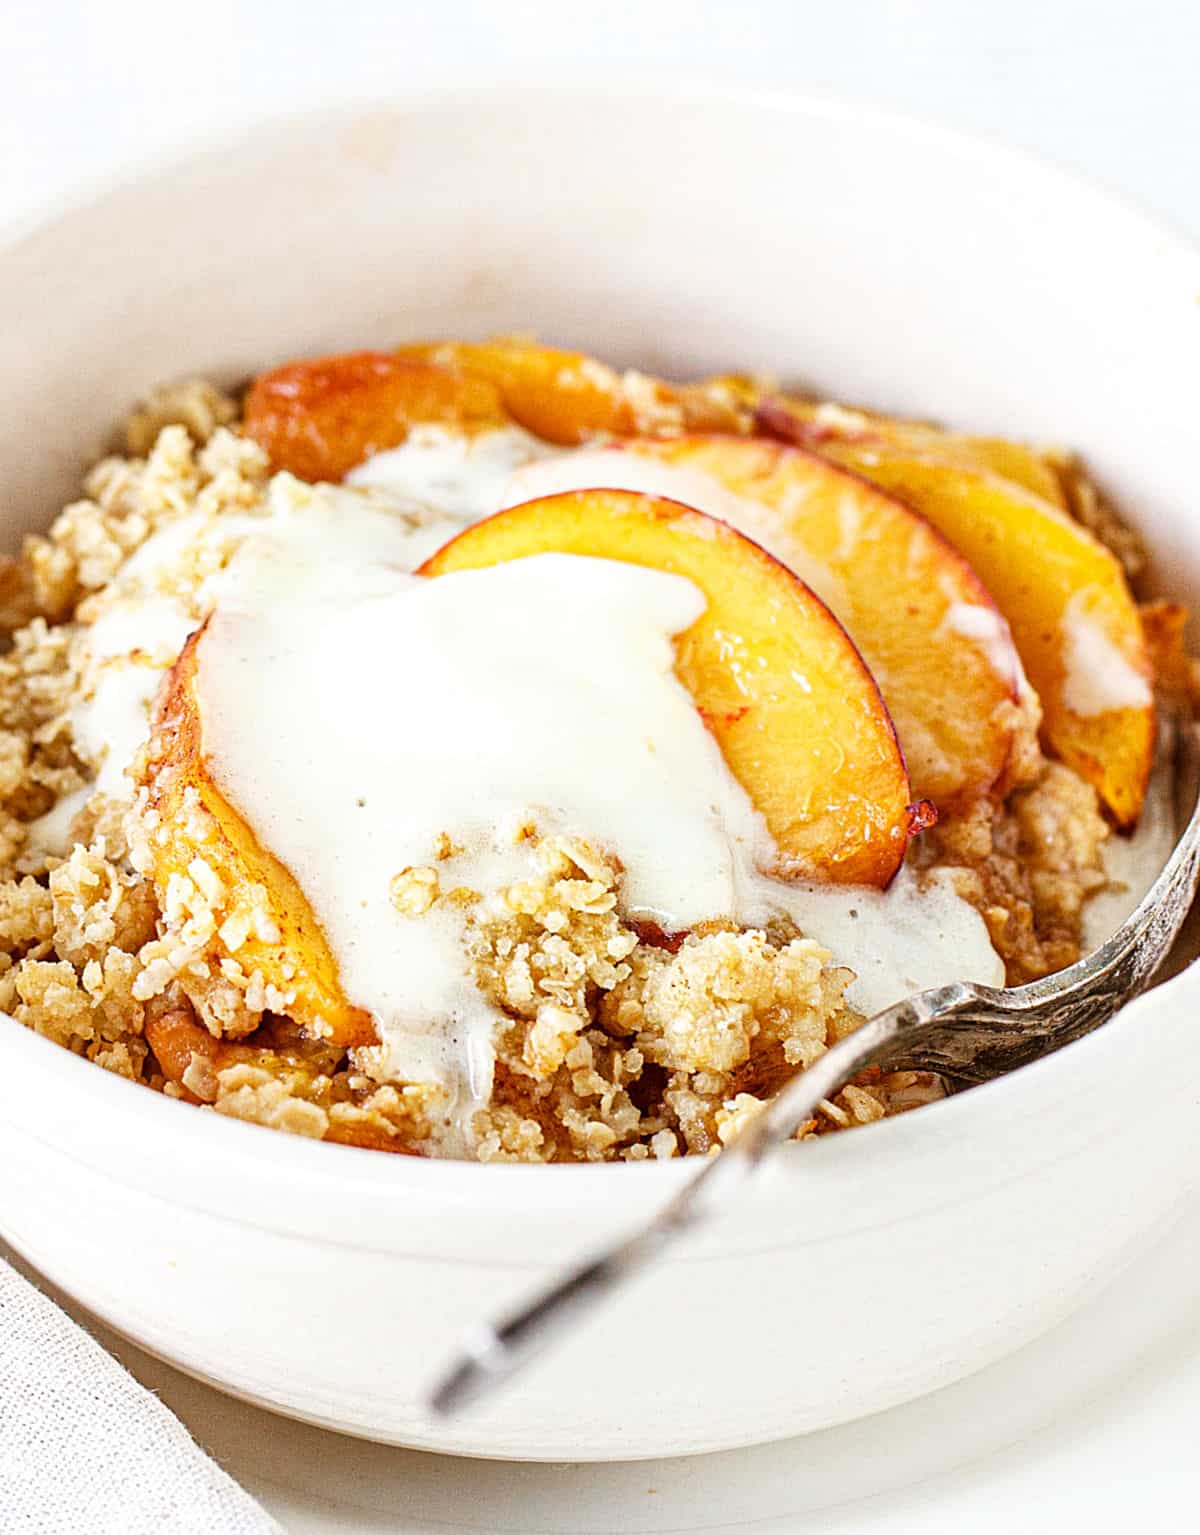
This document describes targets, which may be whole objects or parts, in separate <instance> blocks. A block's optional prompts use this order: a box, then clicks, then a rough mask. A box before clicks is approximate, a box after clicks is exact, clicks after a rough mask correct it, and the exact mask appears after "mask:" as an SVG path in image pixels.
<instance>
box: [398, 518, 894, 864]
mask: <svg viewBox="0 0 1200 1535" xmlns="http://www.w3.org/2000/svg"><path fill="white" fill-rule="evenodd" d="M546 553H559V554H573V555H584V556H590V557H592V558H599V559H610V560H622V561H626V562H628V563H630V564H633V565H644V566H649V567H651V568H652V569H656V570H665V571H669V572H672V573H674V574H677V575H682V576H686V577H687V578H688V579H689V580H691V581H693V582H694V583H695V584H696V585H697V586H698V587H699V588H700V590H701V592H702V593H703V594H704V596H705V598H706V599H707V604H708V605H707V608H706V610H705V612H704V613H703V614H702V615H701V617H700V618H699V619H697V620H696V622H695V623H694V624H693V625H692V626H691V628H689V629H688V630H687V631H686V632H685V633H683V634H681V635H679V636H677V638H676V662H675V669H676V673H677V675H678V676H679V679H680V681H681V682H682V683H683V684H684V686H685V687H686V688H687V689H688V690H689V692H690V693H691V695H692V697H693V699H694V700H695V703H696V707H697V709H698V710H699V711H700V713H701V715H702V716H703V717H704V720H705V722H706V723H707V724H708V726H709V728H710V730H711V731H712V733H713V735H714V736H715V737H716V740H717V742H718V744H719V746H720V748H721V751H722V753H723V754H724V757H725V760H726V762H727V764H728V766H729V768H730V770H731V771H732V773H733V774H734V776H735V777H736V778H737V779H738V781H739V782H740V783H741V784H742V786H743V788H745V790H746V791H747V793H748V794H749V796H750V798H751V799H752V800H753V802H754V804H755V805H756V806H757V808H758V810H759V811H760V812H761V813H762V815H763V817H764V819H765V821H766V823H767V826H768V828H769V830H770V832H771V834H772V836H773V837H774V839H775V842H776V845H777V846H778V849H779V857H780V863H779V871H778V872H780V873H781V874H785V875H787V874H790V875H795V876H804V877H809V878H817V879H822V880H828V881H833V882H836V883H841V884H861V885H875V886H879V887H882V886H884V885H886V884H887V883H888V881H889V880H890V879H891V878H892V876H893V875H894V874H895V872H896V870H897V868H898V867H899V865H900V862H901V859H902V858H903V857H904V850H905V847H906V845H907V842H908V838H909V835H910V833H911V832H912V831H913V830H914V829H915V827H916V823H917V821H918V820H919V819H920V815H919V814H915V813H914V808H913V807H912V806H911V805H910V803H909V802H910V798H911V795H910V791H909V783H908V775H907V773H906V771H905V767H904V759H903V757H902V755H901V753H900V748H899V746H898V744H897V741H896V735H895V731H894V730H893V727H892V722H891V718H890V717H889V715H888V712H887V708H886V706H885V705H884V702H883V700H882V698H881V697H880V695H879V690H878V689H877V687H876V686H875V682H874V680H873V678H872V677H871V674H870V672H868V670H867V668H866V667H865V665H864V664H863V662H862V659H861V657H860V656H859V654H858V652H857V651H856V650H855V648H854V646H853V644H852V643H851V641H850V640H849V638H848V637H847V635H846V633H845V631H844V630H843V629H842V627H841V625H840V624H839V623H838V621H837V619H836V618H834V616H833V614H832V613H830V611H829V609H828V608H827V607H825V605H824V603H822V602H821V601H820V599H819V598H818V597H816V596H815V595H814V594H813V593H812V592H811V591H810V590H809V588H808V587H807V586H805V584H804V583H803V581H801V580H800V579H799V578H798V577H797V576H796V575H794V574H793V573H792V572H791V571H790V570H788V569H787V568H786V567H785V566H783V565H781V564H780V563H779V562H778V561H777V560H775V559H773V558H772V557H771V556H770V555H769V554H767V553H766V551H765V550H763V549H760V548H759V547H758V545H757V544H754V543H752V542H751V541H750V540H749V539H747V538H745V537H743V536H742V535H741V534H740V533H738V532H736V531H735V530H734V529H733V528H731V527H729V526H727V525H726V524H725V523H722V522H717V521H715V520H714V519H713V518H711V517H706V516H704V515H703V513H700V512H696V511H693V510H692V509H691V508H689V507H685V506H681V505H679V504H678V503H677V502H673V501H668V500H664V499H661V498H659V497H655V496H643V495H637V494H634V493H631V492H628V491H619V490H590V491H578V492H568V493H566V494H563V495H556V496H550V497H547V498H546V499H544V500H538V501H530V502H526V503H525V504H523V505H521V506H516V507H512V508H510V509H509V510H508V511H504V512H499V513H497V514H496V515H495V516H493V517H489V518H487V519H486V520H485V521H483V522H479V523H476V524H475V525H474V527H471V528H468V529H467V530H466V531H465V532H463V533H461V534H459V535H458V537H456V538H454V539H452V540H451V541H450V543H448V544H446V545H445V546H444V547H443V548H442V549H440V550H439V551H438V552H437V553H436V554H435V555H433V556H432V558H431V559H429V560H427V561H426V563H425V564H424V565H423V566H422V567H421V571H420V572H419V573H420V574H422V575H427V576H441V575H446V574H448V573H449V572H451V571H459V570H474V569H479V568H481V567H485V566H490V565H497V564H500V563H502V562H505V561H508V560H519V559H522V558H524V557H526V556H528V555H534V554H546ZM924 809H925V807H922V811H921V814H923V813H924Z"/></svg>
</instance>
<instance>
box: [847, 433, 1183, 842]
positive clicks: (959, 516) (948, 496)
mask: <svg viewBox="0 0 1200 1535" xmlns="http://www.w3.org/2000/svg"><path fill="white" fill-rule="evenodd" d="M826 451H828V452H830V453H832V454H834V455H835V456H836V458H837V460H838V462H839V463H844V464H849V465H851V466H852V467H853V468H854V469H855V470H857V471H858V473H860V474H863V475H865V476H867V477H868V478H869V479H871V480H872V481H874V483H875V484H877V485H880V486H882V487H883V488H884V489H886V490H888V491H890V492H892V493H893V494H895V495H898V496H900V497H902V498H903V499H904V500H905V501H907V502H908V504H909V505H910V506H912V507H913V508H915V509H916V510H917V511H919V512H921V513H922V514H923V515H924V516H926V517H928V518H929V520H930V522H932V523H933V525H934V526H935V527H936V528H939V529H940V530H941V532H942V533H944V534H945V536H946V537H947V538H948V539H949V540H950V542H951V543H952V544H954V546H955V547H956V548H957V549H959V550H961V551H962V553H963V554H964V555H965V557H966V558H967V559H968V560H969V561H970V563H971V565H972V566H973V567H974V569H975V570H976V571H978V573H979V576H980V579H981V580H982V581H983V582H984V584H985V585H986V586H987V588H988V590H989V591H990V592H991V593H992V596H993V597H994V598H995V599H996V603H997V606H998V607H999V609H1000V611H1001V612H1002V613H1003V614H1004V616H1005V618H1006V619H1007V620H1008V622H1009V625H1010V627H1011V629H1012V634H1013V639H1014V640H1015V641H1016V646H1017V650H1018V651H1019V653H1020V656H1021V660H1022V662H1023V663H1024V666H1025V671H1026V673H1027V675H1028V677H1029V680H1030V682H1031V683H1032V684H1033V686H1034V688H1035V689H1036V691H1037V693H1038V696H1039V697H1040V698H1041V701H1042V710H1043V718H1042V734H1043V739H1044V740H1045V742H1046V743H1047V745H1048V746H1049V747H1050V749H1051V750H1052V751H1053V752H1054V753H1055V754H1056V755H1057V756H1058V757H1060V758H1061V759H1062V761H1063V762H1065V763H1067V765H1068V766H1069V767H1073V768H1074V769H1075V770H1076V771H1077V772H1078V773H1080V774H1081V775H1082V776H1083V777H1084V778H1086V779H1087V781H1088V782H1089V783H1090V784H1092V786H1093V787H1094V788H1095V789H1096V791H1097V793H1098V794H1099V796H1100V798H1101V800H1102V802H1103V803H1104V804H1105V805H1106V806H1107V807H1108V809H1109V811H1110V812H1111V813H1112V815H1113V817H1114V819H1115V820H1116V821H1117V823H1118V824H1119V825H1121V826H1131V825H1133V823H1134V822H1135V821H1136V820H1137V818H1138V814H1139V812H1140V811H1141V807H1142V799H1143V797H1144V795H1145V792H1146V783H1147V780H1148V778H1149V775H1150V767H1151V764H1152V761H1153V756H1154V697H1153V672H1152V668H1151V665H1150V659H1149V655H1148V651H1147V646H1146V640H1145V635H1144V633H1143V630H1142V623H1141V619H1140V617H1139V615H1138V610H1137V605H1136V603H1135V602H1134V600H1133V596H1132V594H1131V593H1130V590H1129V586H1128V584H1127V582H1126V580H1125V574H1124V571H1123V570H1122V569H1121V565H1120V562H1119V561H1118V560H1117V558H1116V556H1115V555H1113V554H1112V553H1111V552H1110V551H1109V550H1108V549H1107V548H1106V547H1105V546H1104V545H1103V544H1102V543H1101V542H1100V541H1099V540H1098V539H1096V538H1094V537H1093V536H1092V535H1091V534H1090V533H1089V532H1088V531H1087V530H1086V529H1085V528H1083V527H1082V526H1080V524H1079V523H1077V522H1075V521H1073V520H1072V519H1071V518H1070V517H1068V516H1067V514H1066V513H1065V512H1062V511H1060V510H1059V509H1058V508H1057V507H1055V506H1053V505H1051V504H1050V503H1049V502H1048V501H1043V500H1042V499H1041V498H1040V497H1038V496H1035V495H1034V494H1033V493H1032V492H1031V491H1028V490H1023V489H1021V488H1020V487H1018V486H1016V485H1014V484H1013V483H1012V481H1011V480H1004V479H1001V478H1000V477H999V476H997V475H990V474H987V473H986V472H984V471H982V470H975V469H966V468H963V467H961V466H951V465H947V464H944V463H941V462H938V461H936V460H934V459H928V458H924V457H921V456H916V455H912V454H901V453H892V452H886V451H876V450H871V449H866V448H860V447H857V446H856V447H854V448H851V447H850V446H849V445H847V444H844V443H842V444H836V445H830V446H829V447H828V448H827V449H826Z"/></svg>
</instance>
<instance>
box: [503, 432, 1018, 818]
mask: <svg viewBox="0 0 1200 1535" xmlns="http://www.w3.org/2000/svg"><path fill="white" fill-rule="evenodd" d="M587 486H609V487H613V488H618V487H619V488H622V489H625V490H637V491H642V492H648V493H650V494H658V495H665V496H671V497H673V498H674V499H676V500H678V501H682V502H685V503H686V504H687V505H688V506H694V507H695V508H696V509H697V510H698V511H703V512H707V513H708V514H709V515H710V516H713V517H719V518H721V519H722V520H723V521H725V522H728V523H731V524H732V525H733V526H734V527H736V528H738V529H739V530H740V531H741V532H742V533H745V534H747V535H748V536H749V537H751V538H753V539H754V540H755V541H756V542H757V543H760V544H762V545H763V547H764V548H766V549H768V550H769V551H770V552H771V553H772V554H773V555H774V556H775V557H776V559H779V560H782V561H783V563H784V564H785V565H787V566H789V567H790V568H791V569H792V570H794V571H795V572H796V573H797V575H799V576H801V577H802V578H803V579H804V580H805V581H807V583H808V584H809V586H811V587H812V588H813V590H814V591H815V592H816V593H817V595H818V596H819V597H820V598H821V599H822V600H823V601H824V602H827V603H828V604H829V606H830V607H831V608H832V609H833V611H834V612H835V613H836V614H837V616H838V618H839V619H840V620H841V622H842V623H843V624H844V625H845V627H846V629H847V630H848V631H849V633H850V635H851V637H852V638H853V640H854V642H855V644H856V645H857V646H858V648H859V649H860V650H861V652H862V654H863V658H864V659H865V661H866V663H867V665H868V666H869V667H870V668H871V671H872V673H873V674H874V677H875V680H876V681H877V682H878V683H879V686H880V690H881V691H882V693H883V696H884V699H885V701H886V703H887V706H888V709H889V711H890V712H891V716H892V719H893V720H894V721H895V724H896V730H897V732H898V734H899V736H900V743H901V745H902V746H903V748H904V755H905V759H906V761H907V763H908V770H909V774H910V776H911V779H912V788H913V793H914V794H916V795H918V796H922V797H923V796H928V797H929V798H931V799H933V800H934V801H935V803H937V804H939V805H942V806H946V805H948V804H949V803H951V802H953V801H954V800H956V799H960V798H961V799H963V800H966V799H969V798H971V797H973V796H975V795H977V794H980V793H983V792H986V791H987V790H988V789H990V788H991V787H992V786H993V785H994V784H995V783H996V782H997V781H998V780H999V779H1000V778H1001V776H1002V775H1003V773H1004V770H1005V767H1006V765H1007V764H1008V761H1009V757H1010V753H1011V750H1012V746H1013V735H1014V728H1015V724H1016V720H1017V716H1018V711H1017V708H1016V707H1015V704H1016V699H1017V683H1018V678H1019V676H1020V662H1019V661H1018V659H1017V652H1016V650H1015V648H1014V646H1013V643H1012V639H1011V637H1010V635H1009V633H1008V626H1007V624H1005V622H1004V620H1003V619H1002V618H1001V617H1000V615H999V613H998V612H997V611H996V607H995V604H994V603H993V602H992V599H991V597H990V596H989V595H988V593H987V591H986V589H985V588H984V586H983V585H982V584H981V582H980V580H979V578H978V576H976V574H975V573H974V571H973V570H972V569H971V567H970V566H969V565H968V564H967V562H966V561H965V560H964V559H963V557H962V555H960V554H959V553H957V551H956V550H954V549H953V548H951V546H950V545H949V544H948V543H947V542H946V540H945V539H944V538H943V537H942V536H941V534H940V533H938V532H937V531H936V530H935V529H934V528H933V527H931V526H930V524H929V523H928V522H926V521H925V519H924V518H923V517H920V516H918V515H917V514H916V513H915V512H913V511H912V510H910V508H909V507H907V506H905V505H904V503H903V502H901V501H898V500H896V498H895V497H894V496H889V495H887V494H886V493H884V492H883V491H880V490H879V489H877V488H876V487H875V486H873V485H870V484H868V483H867V482H866V481H865V480H863V479H860V478H859V477H858V476H857V475H854V474H850V473H847V472H846V471H845V470H843V469H840V468H838V467H837V466H835V465H833V464H830V463H828V462H827V461H826V460H825V459H823V458H819V457H818V456H817V455H815V454H812V453H806V452H804V451H803V450H801V449H797V448H791V447H785V446H783V445H782V444H780V443H775V442H768V441H765V440H763V439H761V438H753V439H752V438H734V437H682V438H676V439H674V440H669V441H659V442H653V441H647V440H644V439H637V440H634V441H630V442H627V443H623V444H621V445H620V448H619V449H605V450H599V451H596V452H593V453H583V454H575V455H572V456H571V457H569V458H563V459H548V460H545V461H542V462H540V463H537V464H533V465H531V466H529V467H528V468H526V469H523V470H520V471H518V473H517V474H516V475H515V476H514V478H513V483H512V486H511V489H510V494H509V497H508V499H509V500H510V501H515V500H525V499H527V498H528V497H529V496H532V495H545V494H548V493H550V492H553V491H560V490H568V489H583V488H585V487H587ZM948 677H953V678H954V688H955V707H954V708H947V706H946V679H947V678H948ZM1032 728H1033V727H1032V725H1031V726H1030V727H1029V729H1030V733H1031V734H1032Z"/></svg>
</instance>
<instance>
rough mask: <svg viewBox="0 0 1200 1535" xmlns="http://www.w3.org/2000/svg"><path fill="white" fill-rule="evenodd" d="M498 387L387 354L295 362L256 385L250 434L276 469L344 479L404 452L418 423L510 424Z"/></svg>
mask: <svg viewBox="0 0 1200 1535" xmlns="http://www.w3.org/2000/svg"><path fill="white" fill-rule="evenodd" d="M510 419H511V418H510V417H509V415H508V413H507V412H506V411H505V409H504V406H503V405H502V404H501V401H500V395H499V393H498V391H497V390H496V388H495V386H494V385H492V384H490V383H489V382H488V380H487V379H486V378H484V377H482V376H480V375H479V374H478V373H470V374H464V373H460V372H457V371H455V370H454V369H453V368H442V367H437V366H435V365H434V364H432V363H429V362H422V361H418V360H416V359H415V358H403V357H396V356H393V355H392V354H390V353H387V352H352V353H348V354H346V355H344V356H340V357H317V358H313V359H311V360H309V361H307V362H290V363H286V364H284V366H283V367H281V368H276V369H275V370H274V372H272V373H264V374H262V375H261V376H260V377H258V378H256V379H255V380H254V383H253V384H252V385H251V386H250V390H249V392H248V394H247V395H246V401H245V407H244V412H243V419H242V430H243V431H244V432H245V434H246V435H247V436H248V437H252V438H253V439H254V441H255V442H257V443H258V444H259V446H260V447H261V448H263V449H264V451H265V452H266V454H267V457H268V458H269V459H270V460H271V465H272V467H273V468H275V469H287V470H289V471H290V472H291V473H292V474H294V475H296V476H298V477H299V478H300V479H302V480H340V479H341V478H342V476H343V475H345V474H348V473H349V471H350V470H351V469H353V468H354V467H355V465H357V464H361V463H362V461H363V460H364V459H366V458H369V457H370V456H371V454H372V453H382V452H384V451H385V450H386V449H388V448H395V447H398V446H399V445H400V444H401V443H402V442H403V441H404V439H405V438H406V437H407V436H408V433H409V430H410V429H411V428H412V427H413V426H414V425H416V424H417V423H418V422H439V423H442V424H444V425H448V426H453V427H456V428H458V429H459V430H460V431H464V432H473V431H480V430H483V429H485V428H488V427H497V426H507V425H509V424H510Z"/></svg>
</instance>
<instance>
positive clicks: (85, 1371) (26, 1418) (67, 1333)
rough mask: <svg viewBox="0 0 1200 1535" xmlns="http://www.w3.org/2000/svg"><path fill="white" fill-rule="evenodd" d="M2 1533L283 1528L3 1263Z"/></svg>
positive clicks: (132, 1534) (216, 1532) (249, 1532)
mask: <svg viewBox="0 0 1200 1535" xmlns="http://www.w3.org/2000/svg"><path fill="white" fill-rule="evenodd" d="M0 1530H2V1531H3V1532H4V1535H149V1532H151V1531H153V1532H154V1535H282V1531H281V1527H280V1526H279V1525H278V1524H277V1523H276V1522H275V1520H274V1519H272V1518H271V1517H270V1515H268V1514H267V1513H266V1512H265V1511H264V1510H263V1509H262V1508H260V1507H259V1505H258V1504H257V1503H256V1502H255V1501H254V1500H253V1498H251V1497H250V1496H249V1495H248V1494H247V1493H245V1492H243V1491H242V1489H241V1488H240V1487H239V1486H238V1485H237V1483H236V1482H235V1481H234V1480H233V1479H232V1477H229V1476H227V1475H226V1474H225V1472H224V1471H222V1470H221V1468H220V1467H219V1466H218V1465H217V1463H216V1462H215V1461H214V1460H211V1459H210V1458H209V1457H208V1456H207V1455H206V1454H205V1453H204V1451H203V1450H201V1449H200V1448H199V1447H198V1446H197V1445H196V1444H195V1443H194V1442H193V1440H192V1439H191V1437H190V1436H189V1434H188V1432H187V1430H186V1429H185V1428H184V1426H183V1424H182V1423H180V1421H179V1419H178V1418H177V1417H175V1415H174V1414H173V1413H172V1412H170V1411H169V1410H168V1409H167V1408H166V1407H165V1406H164V1405H163V1404H162V1402H160V1401H159V1400H158V1398H157V1397H156V1396H154V1395H153V1394H152V1393H151V1392H149V1391H147V1390H146V1389H145V1387H144V1386H141V1385H139V1384H138V1382H137V1381H135V1380H134V1378H133V1376H132V1375H130V1374H129V1373H128V1372H127V1371H126V1370H124V1369H123V1368H122V1367H121V1365H119V1364H118V1363H117V1361H116V1360H115V1359H113V1358H112V1357H111V1355H109V1354H107V1353H105V1351H104V1350H103V1349H102V1348H101V1347H100V1345H99V1344H98V1343H97V1342H96V1341H95V1339H94V1338H91V1337H89V1336H88V1334H87V1333H86V1332H84V1330H83V1329H82V1328H81V1327H78V1326H76V1324H75V1323H74V1322H73V1321H71V1319H70V1317H68V1316H67V1315H66V1314H65V1312H63V1311H60V1310H59V1308H58V1307H57V1306H56V1305H55V1304H54V1302H53V1301H51V1300H49V1299H48V1298H47V1297H46V1296H45V1295H43V1294H41V1292H40V1291H38V1290H35V1289H34V1287H33V1286H32V1285H31V1284H29V1283H28V1282H27V1281H26V1280H24V1279H23V1278H22V1277H21V1276H20V1275H19V1274H18V1273H17V1272H16V1270H15V1269H13V1268H12V1267H11V1266H10V1265H9V1264H7V1263H5V1262H4V1261H3V1260H0Z"/></svg>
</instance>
